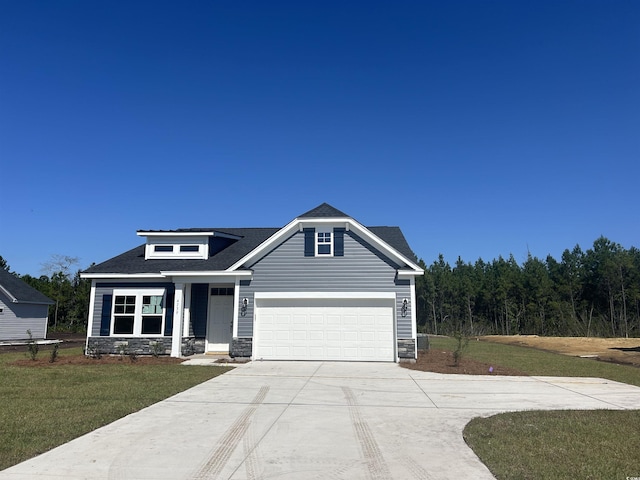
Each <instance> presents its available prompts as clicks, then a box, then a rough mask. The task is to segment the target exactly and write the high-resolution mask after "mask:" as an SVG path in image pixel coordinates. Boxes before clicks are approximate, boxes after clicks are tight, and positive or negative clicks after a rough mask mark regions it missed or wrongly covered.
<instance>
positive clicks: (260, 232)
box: [83, 203, 422, 278]
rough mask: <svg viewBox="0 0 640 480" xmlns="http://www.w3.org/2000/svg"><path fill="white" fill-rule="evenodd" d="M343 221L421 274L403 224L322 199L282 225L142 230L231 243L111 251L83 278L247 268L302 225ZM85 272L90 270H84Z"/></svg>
mask: <svg viewBox="0 0 640 480" xmlns="http://www.w3.org/2000/svg"><path fill="white" fill-rule="evenodd" d="M336 222H337V223H340V224H343V225H344V227H346V228H350V229H353V230H354V232H355V233H357V234H358V235H359V236H360V237H361V238H363V239H364V240H365V241H367V242H368V243H370V244H371V245H372V246H373V247H374V248H376V249H378V250H379V251H380V252H381V253H383V254H384V255H386V256H387V257H388V258H390V259H392V260H394V261H396V262H397V263H398V264H400V265H406V267H407V270H406V272H413V273H412V274H414V275H415V274H421V273H422V269H420V267H419V266H418V265H417V264H416V256H415V254H414V253H413V251H411V248H410V247H409V245H408V244H407V241H406V239H405V238H404V235H403V234H402V232H401V231H400V228H399V227H371V228H367V227H364V226H363V225H361V224H360V223H358V222H357V221H356V220H354V219H353V218H352V217H350V216H349V215H346V214H345V213H343V212H341V211H340V210H338V209H336V208H334V207H332V206H331V205H329V204H328V203H323V204H321V205H319V206H317V207H316V208H314V209H312V210H309V211H308V212H306V213H303V214H302V215H300V216H299V217H297V218H295V219H294V220H293V221H291V222H290V223H289V224H287V225H285V226H284V227H282V228H188V229H177V230H156V231H154V230H146V231H140V232H139V234H141V233H152V234H157V235H167V236H171V235H172V234H175V233H178V234H185V233H191V234H194V233H203V232H206V233H211V235H212V236H211V237H210V239H211V238H216V236H218V237H226V238H227V239H229V243H228V244H227V245H221V246H220V248H219V249H218V248H211V249H210V251H209V258H207V259H195V258H194V259H184V258H182V259H181V258H176V259H170V258H158V259H148V260H145V245H140V246H138V247H136V248H133V249H132V250H129V251H128V252H125V253H123V254H121V255H118V256H116V257H113V258H111V259H109V260H107V261H105V262H102V263H100V264H98V265H94V266H92V267H90V268H89V269H87V270H86V271H85V272H83V277H85V278H91V277H93V278H100V277H101V276H102V275H104V274H108V275H109V276H110V275H116V274H122V275H138V276H163V274H165V273H166V272H193V273H197V272H202V273H205V272H226V274H231V273H233V272H239V271H242V270H245V269H246V268H247V265H249V264H251V263H253V262H255V261H256V260H257V259H258V258H260V257H261V256H264V255H265V254H266V253H268V252H269V251H270V249H272V248H275V247H277V246H278V245H280V244H281V243H282V242H284V241H285V240H286V239H287V238H289V237H290V236H291V235H293V234H294V233H295V232H296V231H297V230H298V229H300V228H302V226H303V225H308V226H313V225H316V224H318V223H319V224H332V223H336ZM85 274H86V275H85Z"/></svg>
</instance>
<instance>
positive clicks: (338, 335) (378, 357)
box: [253, 292, 397, 362]
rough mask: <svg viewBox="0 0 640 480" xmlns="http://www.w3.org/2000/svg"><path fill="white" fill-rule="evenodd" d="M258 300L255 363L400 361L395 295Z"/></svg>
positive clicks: (272, 295) (274, 295)
mask: <svg viewBox="0 0 640 480" xmlns="http://www.w3.org/2000/svg"><path fill="white" fill-rule="evenodd" d="M254 298H255V316H254V318H255V323H254V332H253V333H254V337H253V345H254V349H253V358H254V360H256V359H264V360H337V361H390V362H392V361H396V360H397V357H396V347H397V346H396V318H395V310H396V295H395V293H393V292H391V293H389V292H381V293H373V294H372V293H371V292H361V293H355V292H284V293H283V292H261V293H256V294H255V297H254Z"/></svg>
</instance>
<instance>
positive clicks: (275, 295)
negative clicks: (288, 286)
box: [254, 292, 396, 302]
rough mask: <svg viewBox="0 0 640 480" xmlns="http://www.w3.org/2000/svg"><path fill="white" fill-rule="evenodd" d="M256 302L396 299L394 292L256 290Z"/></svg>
mask: <svg viewBox="0 0 640 480" xmlns="http://www.w3.org/2000/svg"><path fill="white" fill-rule="evenodd" d="M254 298H255V300H256V302H257V301H258V300H260V299H287V298H350V299H367V298H386V299H393V300H395V299H396V294H395V293H394V292H256V293H255V294H254Z"/></svg>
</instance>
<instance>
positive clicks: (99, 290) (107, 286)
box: [89, 282, 171, 337]
mask: <svg viewBox="0 0 640 480" xmlns="http://www.w3.org/2000/svg"><path fill="white" fill-rule="evenodd" d="M169 285H171V284H168V283H148V282H137V283H136V282H126V283H124V282H122V283H113V282H109V283H97V284H96V298H95V300H94V306H93V312H92V316H93V324H92V328H91V332H90V335H89V336H92V337H99V336H100V323H101V321H102V297H103V296H104V295H111V294H112V293H113V289H114V288H145V287H150V288H167V287H168V286H169Z"/></svg>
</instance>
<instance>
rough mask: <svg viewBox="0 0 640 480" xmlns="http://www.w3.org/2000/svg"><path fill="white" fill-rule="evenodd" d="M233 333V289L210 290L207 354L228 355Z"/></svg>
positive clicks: (215, 288) (214, 288)
mask: <svg viewBox="0 0 640 480" xmlns="http://www.w3.org/2000/svg"><path fill="white" fill-rule="evenodd" d="M232 332H233V288H217V287H213V288H211V295H210V296H209V321H208V322H207V352H211V353H229V343H230V342H231V336H232Z"/></svg>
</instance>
